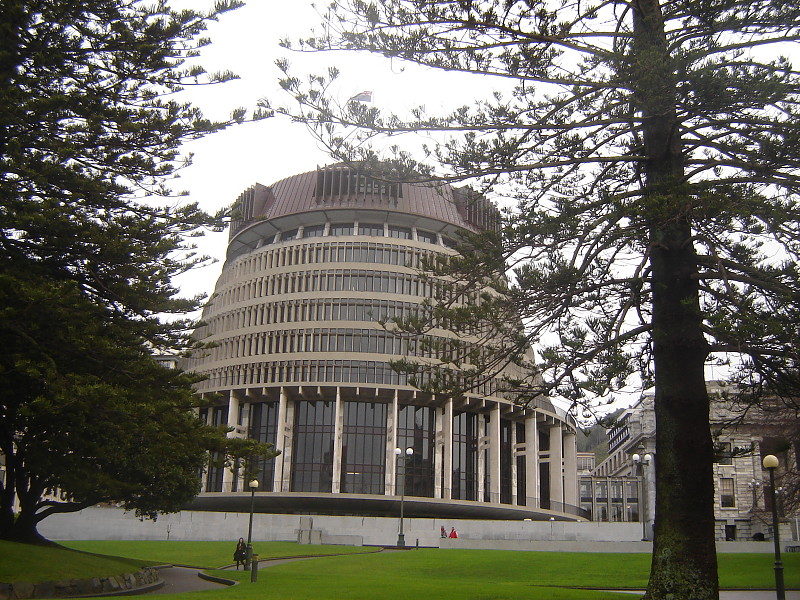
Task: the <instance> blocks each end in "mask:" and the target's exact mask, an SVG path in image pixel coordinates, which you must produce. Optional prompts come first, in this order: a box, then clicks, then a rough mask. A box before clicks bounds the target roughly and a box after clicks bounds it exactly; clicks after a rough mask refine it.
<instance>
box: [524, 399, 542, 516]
mask: <svg viewBox="0 0 800 600" xmlns="http://www.w3.org/2000/svg"><path fill="white" fill-rule="evenodd" d="M536 418H537V417H536V412H534V413H533V414H531V415H530V416H529V417H528V418H527V419H525V495H526V496H527V498H526V499H525V505H526V506H529V507H531V508H539V506H540V501H539V423H538V422H537V421H536Z"/></svg>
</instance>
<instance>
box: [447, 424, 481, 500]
mask: <svg viewBox="0 0 800 600" xmlns="http://www.w3.org/2000/svg"><path fill="white" fill-rule="evenodd" d="M452 482H453V483H452V485H453V489H452V498H453V499H454V500H476V499H477V497H478V415H476V414H473V413H467V412H459V413H456V414H455V415H453V479H452Z"/></svg>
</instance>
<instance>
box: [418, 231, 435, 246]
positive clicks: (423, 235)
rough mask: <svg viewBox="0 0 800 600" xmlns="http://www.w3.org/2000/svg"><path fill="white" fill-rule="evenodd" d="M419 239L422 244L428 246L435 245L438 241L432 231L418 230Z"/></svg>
mask: <svg viewBox="0 0 800 600" xmlns="http://www.w3.org/2000/svg"><path fill="white" fill-rule="evenodd" d="M417 239H418V240H419V241H420V242H426V243H428V244H435V243H436V241H437V237H436V234H435V233H433V232H432V231H425V230H423V229H417Z"/></svg>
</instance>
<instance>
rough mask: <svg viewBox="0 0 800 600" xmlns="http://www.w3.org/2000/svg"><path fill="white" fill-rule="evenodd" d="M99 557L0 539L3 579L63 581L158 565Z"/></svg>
mask: <svg viewBox="0 0 800 600" xmlns="http://www.w3.org/2000/svg"><path fill="white" fill-rule="evenodd" d="M107 554H110V556H97V555H94V554H87V553H85V552H75V551H74V550H70V549H68V548H63V547H59V546H32V545H29V544H16V543H14V542H6V541H3V540H0V557H2V559H0V581H2V582H5V583H13V582H16V581H30V582H39V581H48V580H49V581H60V580H63V579H84V578H88V577H105V576H109V575H120V574H122V573H135V572H136V571H138V570H139V569H141V568H142V566H146V565H151V564H157V563H154V562H151V561H147V560H132V559H130V558H124V557H120V556H115V553H114V552H109V553H107Z"/></svg>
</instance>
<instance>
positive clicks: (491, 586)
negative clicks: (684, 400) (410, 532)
mask: <svg viewBox="0 0 800 600" xmlns="http://www.w3.org/2000/svg"><path fill="white" fill-rule="evenodd" d="M68 545H69V546H70V547H71V548H74V549H78V550H81V551H87V552H92V553H98V554H113V555H116V556H124V557H127V558H128V559H131V558H132V559H133V562H134V563H135V564H146V563H149V564H152V563H176V564H189V565H197V566H203V567H214V566H221V565H225V564H229V563H230V555H231V554H232V552H233V550H232V548H231V546H232V544H230V543H228V542H145V541H142V542H138V541H133V542H117V541H104V542H69V543H68ZM254 548H255V550H256V551H257V553H258V554H259V555H260V556H261V557H262V558H267V557H273V558H275V557H279V556H297V555H301V554H311V553H319V554H323V553H327V554H340V553H353V552H364V551H369V550H371V549H369V548H354V547H345V546H306V545H303V546H300V545H297V544H294V543H281V542H256V543H254ZM6 549H7V548H4V547H3V546H0V555H3V556H4V559H3V560H2V561H0V581H8V579H7V575H5V576H4V574H5V573H7V572H8V567H7V565H6V563H7V562H8V561H7V560H6V559H5V556H9V554H8V552H6ZM34 550H35V551H44V550H51V549H46V548H35V549H34ZM14 552H16V550H14ZM61 552H62V553H64V555H65V557H67V558H64V559H63V560H69V561H73V560H74V557H73V556H72V555H77V556H80V555H81V554H80V553H79V552H69V551H67V550H61ZM43 556H44V555H42V558H39V559H35V561H34V562H35V563H36V564H35V566H36V569H35V570H36V571H37V572H41V571H42V570H43V568H46V569H48V570H49V568H50V566H51V565H53V563H55V562H61V561H62V559H61V558H54V557H51V558H44V557H43ZM88 557H89V558H91V559H92V560H107V559H108V558H104V559H101V558H100V557H98V556H97V555H96V554H95V555H88ZM784 559H785V560H784V568H785V570H784V574H785V579H786V586H787V588H790V589H799V588H800V554H798V555H793V554H790V555H787V556H785V557H784ZM17 560H18V559H17V558H15V557H13V555H12V561H13V562H17ZM719 565H720V584H721V586H722V587H723V588H728V589H730V588H740V589H758V588H766V589H770V588H772V587H773V586H774V571H773V563H772V555H769V554H722V555H719ZM649 570H650V556H649V555H647V554H595V553H591V554H590V553H547V552H508V551H499V550H437V549H421V550H415V551H407V552H383V553H369V554H348V555H343V556H331V557H328V558H324V559H314V560H304V561H296V562H290V563H284V564H281V565H278V566H274V567H269V568H267V567H265V566H264V565H262V567H261V569H260V570H259V577H258V581H257V582H256V583H250V574H249V573H247V572H244V571H235V570H234V571H228V570H226V571H213V572H214V573H216V574H219V575H221V576H223V577H227V578H231V579H237V580H239V581H241V582H242V585H238V586H234V587H232V588H220V589H219V590H214V591H209V592H197V593H195V594H193V595H196V596H197V597H198V600H202V599H201V598H200V597H201V596H202V598H206V599H209V598H214V599H216V598H219V599H220V600H256V599H258V600H340V599H341V598H347V599H348V600H420V598H432V597H435V598H436V599H437V600H486V599H489V598H491V599H492V600H545V599H548V600H610V599H612V598H613V599H620V598H629V599H630V598H631V596H630V595H618V594H613V593H609V592H597V591H592V590H575V589H566V588H569V587H571V586H574V587H594V588H605V589H626V588H627V589H641V588H644V587H645V586H646V584H647V577H648V574H649ZM92 574H93V575H97V574H99V573H97V572H94V573H92ZM47 578H51V577H47ZM53 578H55V577H53ZM12 580H17V581H19V580H22V579H21V578H19V577H16V576H15V577H13V578H12ZM29 580H30V579H29ZM179 597H180V598H184V599H185V598H186V595H177V594H175V595H172V596H160V598H163V600H168V599H169V598H179Z"/></svg>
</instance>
